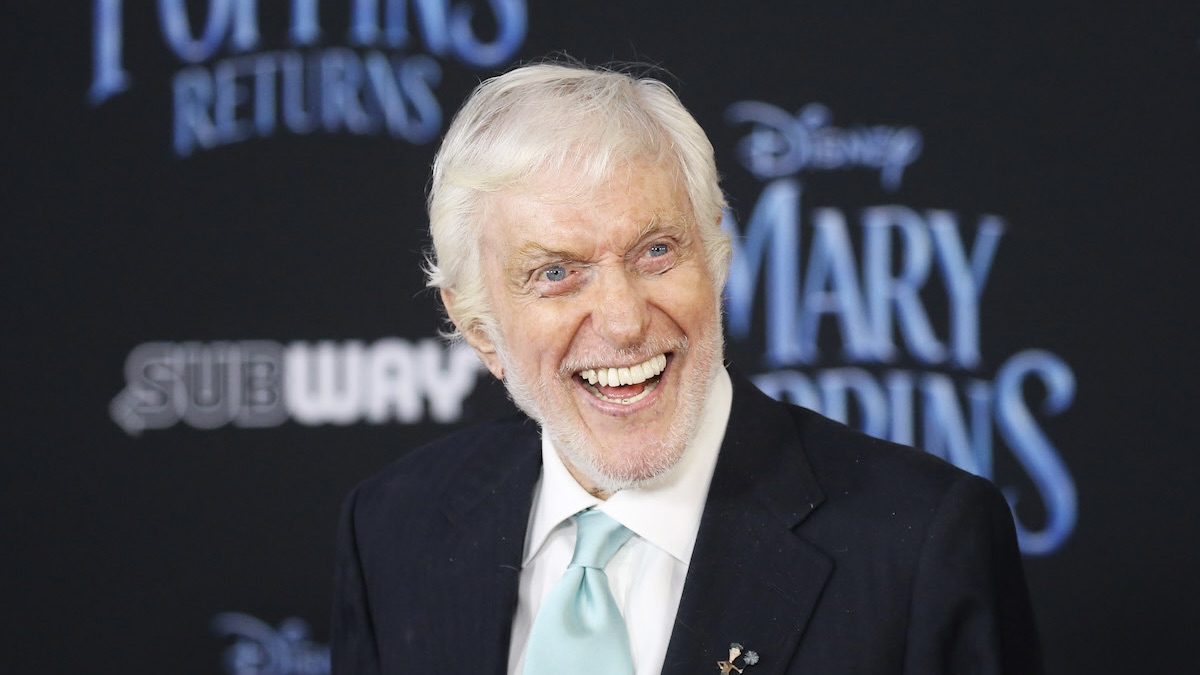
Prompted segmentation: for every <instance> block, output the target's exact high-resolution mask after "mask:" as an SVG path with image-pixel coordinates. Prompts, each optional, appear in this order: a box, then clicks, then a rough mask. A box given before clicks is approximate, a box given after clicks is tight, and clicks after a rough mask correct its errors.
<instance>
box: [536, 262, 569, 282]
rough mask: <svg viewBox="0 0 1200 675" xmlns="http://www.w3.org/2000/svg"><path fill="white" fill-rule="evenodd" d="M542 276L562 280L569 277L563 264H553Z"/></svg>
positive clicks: (550, 279)
mask: <svg viewBox="0 0 1200 675" xmlns="http://www.w3.org/2000/svg"><path fill="white" fill-rule="evenodd" d="M542 276H544V277H545V278H546V281H562V280H563V279H566V278H567V268H565V267H563V266H562V265H551V266H550V267H547V268H546V270H545V271H544V272H542Z"/></svg>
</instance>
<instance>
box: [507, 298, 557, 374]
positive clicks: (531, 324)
mask: <svg viewBox="0 0 1200 675" xmlns="http://www.w3.org/2000/svg"><path fill="white" fill-rule="evenodd" d="M510 319H511V320H510V321H509V323H508V325H510V326H512V329H511V330H510V331H508V339H509V344H510V345H511V346H512V347H511V349H512V352H513V354H514V355H515V356H517V358H518V359H520V361H521V362H523V363H524V364H526V365H527V366H532V367H535V368H536V369H537V370H538V372H539V373H540V374H543V375H546V374H552V373H556V372H557V371H558V367H559V364H560V363H562V361H563V359H564V357H565V356H566V353H567V350H568V348H569V347H570V344H571V336H572V334H573V333H572V331H571V330H570V326H569V321H567V320H566V311H565V309H564V310H563V311H554V310H553V309H552V308H538V309H534V308H531V307H525V308H524V310H523V311H517V312H515V313H513V314H512V316H511V317H510Z"/></svg>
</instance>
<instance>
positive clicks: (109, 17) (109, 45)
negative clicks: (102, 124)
mask: <svg viewBox="0 0 1200 675" xmlns="http://www.w3.org/2000/svg"><path fill="white" fill-rule="evenodd" d="M124 36H125V31H124V27H123V26H122V25H121V0H95V1H94V2H93V3H92V88H91V89H90V90H89V91H88V99H89V100H90V101H91V102H92V105H99V104H101V103H103V102H104V101H106V100H108V99H109V98H110V97H112V96H114V95H115V94H119V93H121V92H122V91H125V90H126V89H128V88H129V81H130V77H129V73H128V72H127V71H126V70H125V68H124V67H122V66H121V54H122V49H123V41H124Z"/></svg>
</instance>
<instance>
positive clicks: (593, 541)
mask: <svg viewBox="0 0 1200 675" xmlns="http://www.w3.org/2000/svg"><path fill="white" fill-rule="evenodd" d="M575 526H576V527H577V528H578V530H579V531H578V533H577V534H576V538H575V555H574V556H573V557H572V558H571V567H577V566H578V567H592V568H595V569H604V566H605V565H607V564H608V561H609V560H611V559H612V557H613V556H614V555H616V554H617V550H618V549H620V548H621V547H622V546H624V545H625V542H627V541H629V538H630V537H632V536H633V532H631V531H629V529H628V528H626V527H625V526H624V525H622V524H620V523H618V522H617V521H615V520H613V519H612V518H611V517H610V516H609V515H608V514H606V513H604V512H603V511H596V510H594V509H588V510H586V511H580V512H579V513H577V514H575Z"/></svg>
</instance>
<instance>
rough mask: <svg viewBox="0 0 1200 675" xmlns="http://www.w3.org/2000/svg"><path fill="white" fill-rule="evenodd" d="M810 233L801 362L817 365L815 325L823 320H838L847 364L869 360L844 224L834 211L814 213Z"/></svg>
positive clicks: (868, 339) (868, 340)
mask: <svg viewBox="0 0 1200 675" xmlns="http://www.w3.org/2000/svg"><path fill="white" fill-rule="evenodd" d="M813 231H814V234H813V241H812V253H811V255H810V257H809V259H808V269H807V270H806V274H805V276H804V296H803V297H804V303H803V305H802V307H801V309H800V324H799V329H798V331H797V333H798V336H797V337H798V339H799V340H801V342H800V344H799V353H800V354H801V355H802V360H805V361H811V360H815V359H816V357H817V342H818V337H819V335H820V323H821V318H822V316H823V315H825V314H832V315H834V316H836V317H837V319H838V325H839V327H840V328H841V332H842V348H843V351H844V354H845V357H846V358H847V359H848V360H850V361H867V360H870V359H871V357H872V356H873V354H872V351H871V345H872V342H871V331H870V329H869V328H868V325H869V324H868V322H867V313H866V308H865V307H864V305H863V297H862V291H861V290H860V289H859V286H858V277H857V276H855V269H856V266H855V262H854V253H853V251H851V247H850V235H849V234H848V233H847V231H846V219H845V218H844V217H843V216H842V212H841V211H838V210H837V209H832V208H826V209H818V210H816V211H815V212H814V213H813Z"/></svg>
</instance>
